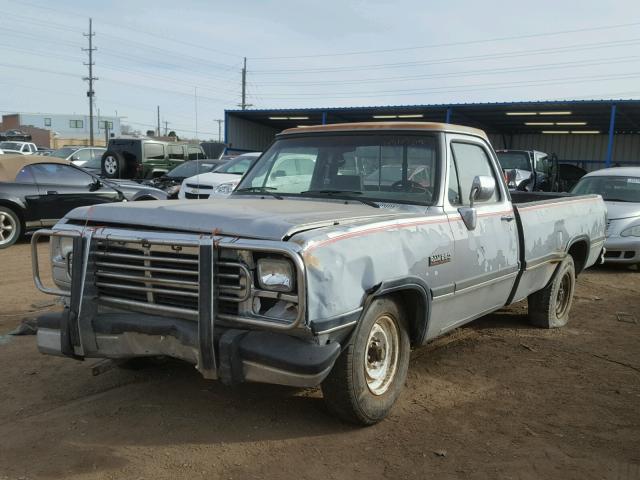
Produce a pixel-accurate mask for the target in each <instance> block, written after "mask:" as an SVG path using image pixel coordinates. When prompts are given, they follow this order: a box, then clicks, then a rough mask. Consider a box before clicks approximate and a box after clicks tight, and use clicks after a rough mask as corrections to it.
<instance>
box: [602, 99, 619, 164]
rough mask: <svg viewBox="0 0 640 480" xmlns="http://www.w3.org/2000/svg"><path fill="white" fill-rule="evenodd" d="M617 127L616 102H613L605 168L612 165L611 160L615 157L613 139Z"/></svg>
mask: <svg viewBox="0 0 640 480" xmlns="http://www.w3.org/2000/svg"><path fill="white" fill-rule="evenodd" d="M615 129H616V104H615V103H613V104H611V118H610V119H609V143H608V144H607V158H606V159H605V161H604V166H605V168H609V167H610V166H611V160H612V159H613V158H612V157H613V139H614V137H615Z"/></svg>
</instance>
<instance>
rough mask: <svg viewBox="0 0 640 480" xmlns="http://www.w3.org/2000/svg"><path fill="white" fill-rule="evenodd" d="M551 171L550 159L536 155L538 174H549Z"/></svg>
mask: <svg viewBox="0 0 640 480" xmlns="http://www.w3.org/2000/svg"><path fill="white" fill-rule="evenodd" d="M548 171H549V157H548V156H547V155H540V154H539V153H536V172H541V173H547V172H548Z"/></svg>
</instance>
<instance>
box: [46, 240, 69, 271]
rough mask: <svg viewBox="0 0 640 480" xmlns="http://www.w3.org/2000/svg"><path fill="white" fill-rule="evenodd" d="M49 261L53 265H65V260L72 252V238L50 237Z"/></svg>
mask: <svg viewBox="0 0 640 480" xmlns="http://www.w3.org/2000/svg"><path fill="white" fill-rule="evenodd" d="M50 238H51V240H50V243H51V261H52V262H53V263H55V264H64V265H66V263H67V258H68V257H69V255H70V254H71V252H72V251H73V238H71V237H58V236H55V235H53V236H51V237H50Z"/></svg>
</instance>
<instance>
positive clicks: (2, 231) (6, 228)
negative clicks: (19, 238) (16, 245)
mask: <svg viewBox="0 0 640 480" xmlns="http://www.w3.org/2000/svg"><path fill="white" fill-rule="evenodd" d="M17 227H18V226H17V224H16V221H15V220H14V219H13V217H12V216H11V215H7V214H6V213H0V245H4V244H6V243H9V242H10V241H11V240H13V236H14V235H15V234H16V229H17Z"/></svg>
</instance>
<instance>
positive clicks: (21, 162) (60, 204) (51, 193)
mask: <svg viewBox="0 0 640 480" xmlns="http://www.w3.org/2000/svg"><path fill="white" fill-rule="evenodd" d="M166 198H167V194H166V193H165V192H163V191H162V190H158V189H156V188H152V187H149V186H144V185H139V184H137V183H133V182H131V183H124V182H123V183H114V182H110V181H108V180H103V179H101V178H98V177H97V176H95V175H92V174H91V173H88V172H86V171H84V170H82V169H81V168H78V167H75V166H74V165H72V164H71V163H70V162H69V161H67V160H63V159H59V158H54V157H41V156H37V155H26V156H25V155H2V158H1V160H0V248H6V247H9V246H10V245H13V244H14V243H15V242H16V241H17V240H18V239H19V238H20V237H21V236H22V235H23V234H24V233H26V232H28V231H30V230H35V229H38V228H40V227H46V226H50V225H53V224H55V223H56V222H57V221H58V220H59V219H61V218H62V217H64V216H65V215H66V214H67V212H69V211H71V210H73V209H74V208H76V207H81V206H84V205H94V204H98V203H110V202H123V201H135V200H165V199H166Z"/></svg>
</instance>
